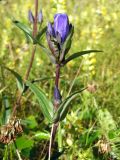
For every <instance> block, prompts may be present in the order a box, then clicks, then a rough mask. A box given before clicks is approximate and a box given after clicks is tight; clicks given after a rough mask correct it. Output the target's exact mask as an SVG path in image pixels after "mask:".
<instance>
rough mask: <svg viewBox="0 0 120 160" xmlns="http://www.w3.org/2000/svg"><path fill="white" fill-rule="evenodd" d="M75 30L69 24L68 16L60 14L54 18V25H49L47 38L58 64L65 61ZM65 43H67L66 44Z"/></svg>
mask: <svg viewBox="0 0 120 160" xmlns="http://www.w3.org/2000/svg"><path fill="white" fill-rule="evenodd" d="M73 29H74V27H73V26H72V24H69V19H68V16H67V14H62V13H58V14H56V15H55V16H54V23H53V24H52V23H50V22H49V23H48V26H47V32H46V38H47V41H48V45H49V48H50V50H51V53H52V54H53V56H54V57H55V60H56V64H57V63H59V64H60V63H61V62H63V61H64V60H65V55H66V54H67V53H68V51H69V49H70V47H71V39H72V35H73V31H74V30H73ZM68 35H69V36H68ZM67 38H68V39H67ZM66 39H67V41H66ZM65 41H66V43H64V42H65ZM64 44H65V45H64Z"/></svg>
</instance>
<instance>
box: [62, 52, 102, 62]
mask: <svg viewBox="0 0 120 160" xmlns="http://www.w3.org/2000/svg"><path fill="white" fill-rule="evenodd" d="M93 52H102V51H100V50H88V51H81V52H77V53H74V54H72V55H71V56H70V57H68V58H67V59H66V60H65V61H64V62H63V63H62V65H65V64H66V63H68V62H70V61H71V60H73V59H75V58H78V57H80V56H83V55H85V54H90V53H93Z"/></svg>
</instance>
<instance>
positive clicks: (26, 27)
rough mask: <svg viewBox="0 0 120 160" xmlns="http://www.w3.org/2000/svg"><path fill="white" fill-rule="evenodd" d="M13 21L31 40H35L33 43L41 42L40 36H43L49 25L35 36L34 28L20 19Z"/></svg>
mask: <svg viewBox="0 0 120 160" xmlns="http://www.w3.org/2000/svg"><path fill="white" fill-rule="evenodd" d="M13 23H14V24H15V25H16V26H17V27H18V28H19V29H21V30H22V31H23V32H24V34H25V36H26V37H27V38H28V39H29V40H31V39H32V40H33V43H34V44H35V43H38V44H39V45H40V43H39V40H40V38H41V37H42V36H43V34H44V33H45V32H46V29H47V27H44V28H43V29H42V30H41V31H40V32H38V34H37V36H36V37H35V38H34V37H33V35H32V29H31V28H29V27H28V26H26V25H24V24H23V23H21V22H19V21H13Z"/></svg>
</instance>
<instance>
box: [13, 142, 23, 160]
mask: <svg viewBox="0 0 120 160" xmlns="http://www.w3.org/2000/svg"><path fill="white" fill-rule="evenodd" d="M13 142H14V146H15V150H16V153H17V156H18V159H19V160H22V158H21V156H20V153H19V150H18V148H17V145H16V142H15V141H13Z"/></svg>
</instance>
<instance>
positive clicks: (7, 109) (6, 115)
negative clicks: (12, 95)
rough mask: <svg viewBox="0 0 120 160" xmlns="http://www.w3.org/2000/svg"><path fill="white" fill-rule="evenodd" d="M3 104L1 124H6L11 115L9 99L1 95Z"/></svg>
mask: <svg viewBox="0 0 120 160" xmlns="http://www.w3.org/2000/svg"><path fill="white" fill-rule="evenodd" d="M3 104H4V111H3V118H2V121H3V124H6V123H7V122H8V120H9V118H10V114H11V107H10V103H9V98H8V96H6V95H3Z"/></svg>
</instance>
